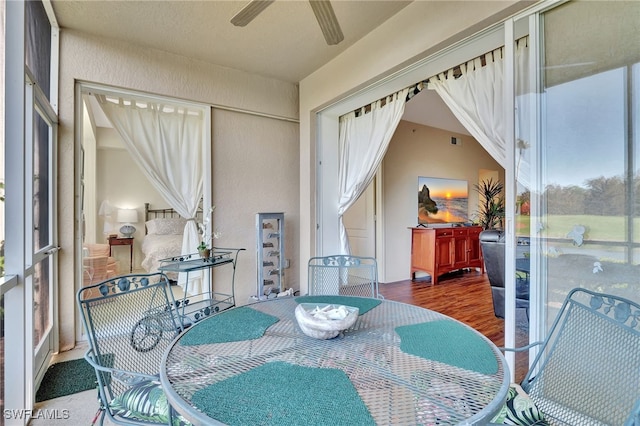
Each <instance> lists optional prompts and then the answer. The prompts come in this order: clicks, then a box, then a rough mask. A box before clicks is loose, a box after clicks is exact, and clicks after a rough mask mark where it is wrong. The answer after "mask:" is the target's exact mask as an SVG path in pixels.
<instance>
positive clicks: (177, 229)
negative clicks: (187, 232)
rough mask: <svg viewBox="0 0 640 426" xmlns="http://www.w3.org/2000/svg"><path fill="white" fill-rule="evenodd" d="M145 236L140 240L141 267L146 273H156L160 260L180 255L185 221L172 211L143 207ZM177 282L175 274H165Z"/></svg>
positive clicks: (147, 205)
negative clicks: (142, 257)
mask: <svg viewBox="0 0 640 426" xmlns="http://www.w3.org/2000/svg"><path fill="white" fill-rule="evenodd" d="M144 220H145V236H144V239H143V240H142V254H143V255H144V260H143V261H142V267H143V268H144V269H145V270H146V271H147V272H157V271H158V267H159V266H160V260H162V259H166V258H168V257H174V256H179V255H181V254H182V234H183V233H184V227H185V225H186V223H187V219H185V218H183V217H180V215H179V214H178V213H177V212H176V211H175V210H173V209H152V208H151V206H150V204H149V203H145V205H144ZM167 275H168V276H169V279H171V280H177V274H175V273H169V274H167ZM172 275H173V276H172Z"/></svg>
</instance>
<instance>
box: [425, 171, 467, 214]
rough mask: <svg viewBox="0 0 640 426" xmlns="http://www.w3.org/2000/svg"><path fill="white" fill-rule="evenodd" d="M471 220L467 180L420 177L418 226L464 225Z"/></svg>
mask: <svg viewBox="0 0 640 426" xmlns="http://www.w3.org/2000/svg"><path fill="white" fill-rule="evenodd" d="M468 220H469V185H468V184H467V181H466V180H460V179H445V178H432V177H422V176H420V177H418V224H419V225H422V224H435V223H464V222H467V221H468Z"/></svg>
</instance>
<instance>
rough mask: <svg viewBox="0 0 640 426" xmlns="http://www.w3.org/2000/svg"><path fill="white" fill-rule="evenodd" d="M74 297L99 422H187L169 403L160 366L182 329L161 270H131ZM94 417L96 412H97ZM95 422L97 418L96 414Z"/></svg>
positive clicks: (129, 423) (92, 286)
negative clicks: (92, 374) (95, 385)
mask: <svg viewBox="0 0 640 426" xmlns="http://www.w3.org/2000/svg"><path fill="white" fill-rule="evenodd" d="M77 303H78V307H79V308H80V312H81V314H82V320H83V323H84V327H85V330H86V332H87V336H88V340H89V345H90V348H89V350H88V351H87V353H86V354H85V359H86V360H87V362H89V364H91V365H92V366H93V367H94V369H95V371H96V378H97V383H98V399H99V402H100V411H101V413H100V424H101V425H102V424H103V422H104V419H105V416H106V417H108V418H109V420H110V421H111V422H113V423H116V424H123V425H134V424H135V425H137V424H140V425H149V424H171V425H180V424H187V423H186V422H185V421H183V419H182V418H181V417H179V416H177V415H175V416H174V415H173V410H172V409H171V407H170V406H169V405H168V403H167V399H166V396H165V395H164V392H163V391H162V388H161V387H160V382H159V376H158V374H159V370H160V364H161V361H162V356H163V354H164V351H165V349H166V347H167V346H168V345H169V344H170V343H171V342H172V341H173V339H174V338H175V337H176V336H177V335H178V334H179V333H180V332H181V331H182V326H181V324H180V321H179V320H178V319H177V317H176V315H175V308H174V307H175V302H174V299H173V295H172V293H171V289H170V285H169V279H168V278H167V277H166V275H164V274H160V273H156V274H131V275H125V276H121V277H115V278H112V279H110V280H106V281H102V282H100V283H97V284H94V285H90V286H87V287H83V288H82V289H80V290H79V291H78V294H77ZM96 417H97V416H96ZM94 422H95V420H94Z"/></svg>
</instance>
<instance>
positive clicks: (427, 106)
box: [51, 0, 467, 133]
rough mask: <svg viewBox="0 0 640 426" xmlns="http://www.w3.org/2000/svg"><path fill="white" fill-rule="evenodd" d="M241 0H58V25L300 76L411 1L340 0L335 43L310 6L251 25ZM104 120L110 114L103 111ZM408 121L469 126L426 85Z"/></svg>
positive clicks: (273, 9)
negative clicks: (242, 21) (238, 21)
mask: <svg viewBox="0 0 640 426" xmlns="http://www.w3.org/2000/svg"><path fill="white" fill-rule="evenodd" d="M247 2H248V0H242V1H237V0H233V1H213V0H193V1H174V0H166V1H148V0H143V1H133V0H132V1H123V0H115V1H114V0H107V1H104V0H96V1H87V0H52V1H51V3H52V6H53V10H54V13H55V16H56V19H57V21H58V24H59V26H60V27H61V28H62V29H63V30H64V29H74V30H77V31H81V32H84V33H88V34H91V35H95V36H98V37H106V38H112V39H117V40H122V41H126V42H129V43H133V44H136V45H141V46H145V47H148V48H153V49H158V50H162V51H165V52H170V53H173V54H177V55H183V56H187V57H191V58H196V59H199V60H201V61H205V62H209V63H213V64H217V65H222V66H226V67H230V68H234V69H238V70H243V71H246V72H250V73H254V74H260V75H263V76H266V77H272V78H277V79H280V80H285V81H289V82H292V83H298V82H299V81H300V80H302V79H303V78H304V77H306V76H308V75H309V74H311V73H312V72H314V71H315V70H317V69H318V68H320V67H321V66H322V65H324V64H326V63H327V62H329V61H330V60H331V59H333V58H334V57H336V56H337V55H339V54H340V53H342V52H343V51H344V50H345V49H347V48H348V47H349V46H351V45H352V44H353V43H355V42H356V41H358V40H359V39H360V38H362V37H363V36H365V35H366V34H367V33H369V32H370V31H372V30H373V29H375V28H376V27H378V26H379V25H380V24H381V23H382V22H384V21H386V20H387V19H389V18H390V17H391V16H393V15H394V14H396V13H397V12H399V11H400V10H401V9H402V8H404V7H406V6H407V5H408V4H410V3H411V1H379V0H373V1H372V0H333V1H332V5H333V8H334V10H335V14H336V17H337V19H338V21H339V23H340V26H341V28H342V31H343V33H344V41H342V42H341V43H340V44H338V45H337V46H328V45H327V44H326V42H325V39H324V37H323V36H322V32H321V31H320V27H319V26H318V24H317V22H316V20H315V16H314V14H313V11H312V9H311V6H309V4H308V2H307V1H303V0H276V1H275V2H274V3H273V4H271V5H270V6H269V7H268V8H267V9H265V10H264V11H263V12H262V13H261V14H260V15H259V16H258V17H257V18H255V19H254V20H253V21H252V22H250V23H249V24H248V25H247V26H246V27H235V26H233V25H232V24H231V23H230V22H229V21H230V19H231V17H232V16H233V15H234V14H235V13H236V12H238V11H239V10H240V9H241V8H242V7H243V6H244V5H246V4H247ZM93 112H94V113H95V114H96V117H95V120H96V124H97V125H98V126H101V125H104V124H105V122H106V123H108V121H106V118H104V117H103V118H101V117H99V116H98V113H99V112H100V108H93ZM403 118H405V119H407V120H409V121H412V122H415V123H420V124H425V125H429V126H433V127H439V128H443V129H447V130H450V131H454V132H458V133H467V132H466V130H465V129H464V128H463V127H462V126H461V125H460V123H459V122H458V121H457V120H456V119H455V118H453V116H452V115H451V113H450V112H449V109H448V108H447V107H446V106H444V104H442V101H441V100H440V98H439V97H438V96H437V95H436V94H435V93H433V92H431V91H427V90H424V91H423V92H422V93H421V94H419V95H417V96H415V97H414V98H413V99H412V100H411V101H410V102H409V103H408V104H407V108H406V113H405V117H403Z"/></svg>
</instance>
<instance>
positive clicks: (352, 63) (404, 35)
mask: <svg viewBox="0 0 640 426" xmlns="http://www.w3.org/2000/svg"><path fill="white" fill-rule="evenodd" d="M529 4H531V3H529V2H512V1H495V2H492V1H468V2H463V1H456V2H422V1H417V2H413V3H412V4H410V5H409V6H407V7H405V8H404V9H402V10H401V11H400V12H399V13H398V14H396V15H395V16H393V17H392V18H391V19H389V20H388V21H386V22H385V23H383V24H382V25H380V27H378V28H377V29H376V30H375V31H373V32H372V33H370V34H368V35H367V36H366V37H364V38H363V39H361V40H360V41H358V42H357V43H356V44H354V45H353V46H352V47H350V48H349V49H347V50H346V51H345V52H343V53H342V54H341V55H339V56H338V57H337V58H335V59H334V60H333V61H331V62H329V63H328V64H326V65H325V66H323V67H322V68H320V69H319V70H317V71H316V72H314V73H313V74H311V75H310V76H308V77H307V78H305V79H304V80H302V81H301V82H300V209H301V210H300V233H301V244H302V245H301V248H300V258H301V259H308V258H309V257H310V256H312V255H313V254H315V244H316V240H315V237H316V227H315V225H316V214H315V209H316V194H315V190H316V173H317V171H316V149H317V140H316V139H317V137H318V131H319V130H318V128H317V127H316V126H317V124H318V123H317V122H316V118H317V115H316V113H317V112H318V111H320V110H322V109H324V108H325V107H327V106H329V105H332V104H335V103H338V102H341V101H343V100H346V99H347V97H348V96H350V95H353V94H355V93H357V92H358V91H360V92H364V91H365V89H367V88H368V87H371V86H379V87H380V88H381V90H377V91H375V90H369V91H368V92H367V93H370V95H371V97H372V99H368V101H369V102H370V101H373V100H374V99H375V96H378V97H382V96H384V95H386V94H389V93H392V92H394V91H397V90H399V89H401V88H402V84H405V86H406V85H408V84H410V83H402V82H400V81H399V80H398V79H396V78H392V76H398V75H400V74H401V73H400V70H403V69H406V67H408V66H409V65H411V64H414V63H416V62H417V61H419V60H420V59H423V58H427V57H430V56H431V55H433V54H435V53H436V52H439V51H440V50H442V49H444V48H446V47H449V46H451V45H452V44H454V43H455V42H457V41H460V40H463V39H464V38H465V37H467V36H469V35H471V34H474V33H476V32H478V31H480V30H482V29H484V28H487V27H488V26H490V25H492V24H494V23H497V22H500V21H501V20H502V19H504V18H505V17H507V16H509V15H511V14H513V13H515V12H516V11H518V10H521V9H523V8H525V7H527V6H528V5H529ZM453 59H455V58H453ZM466 59H470V58H463V59H462V60H466ZM462 60H461V61H462ZM458 63H460V62H458ZM453 65H457V64H451V65H450V66H453ZM440 71H443V70H440ZM394 73H395V74H394ZM427 77H429V76H423V78H427ZM366 103H367V102H362V103H361V104H360V105H354V106H353V107H354V108H356V107H358V106H361V105H363V104H366ZM344 112H346V111H344ZM344 112H342V113H344ZM336 118H337V116H336V117H333V118H331V119H332V120H335V119H336ZM321 124H322V123H321ZM323 131H328V132H329V134H325V135H323V136H322V137H323V138H328V140H331V141H332V143H335V140H336V139H337V137H338V135H337V125H335V126H331V125H329V126H325V127H324V129H323ZM303 275H304V274H301V283H302V282H303V280H304V276H303Z"/></svg>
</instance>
